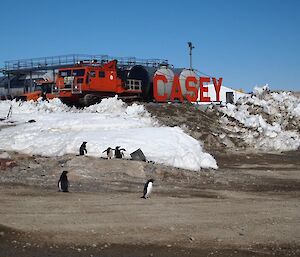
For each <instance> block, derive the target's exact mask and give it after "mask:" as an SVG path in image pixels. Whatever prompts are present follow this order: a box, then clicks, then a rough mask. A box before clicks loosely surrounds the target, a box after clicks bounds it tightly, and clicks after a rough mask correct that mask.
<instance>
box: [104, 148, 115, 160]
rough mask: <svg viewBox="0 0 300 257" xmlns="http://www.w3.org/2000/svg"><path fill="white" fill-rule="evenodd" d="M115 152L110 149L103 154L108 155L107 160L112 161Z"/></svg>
mask: <svg viewBox="0 0 300 257" xmlns="http://www.w3.org/2000/svg"><path fill="white" fill-rule="evenodd" d="M113 150H114V149H112V148H111V147H108V148H107V149H106V150H105V151H103V152H102V153H105V152H106V153H107V159H111V158H112V157H113Z"/></svg>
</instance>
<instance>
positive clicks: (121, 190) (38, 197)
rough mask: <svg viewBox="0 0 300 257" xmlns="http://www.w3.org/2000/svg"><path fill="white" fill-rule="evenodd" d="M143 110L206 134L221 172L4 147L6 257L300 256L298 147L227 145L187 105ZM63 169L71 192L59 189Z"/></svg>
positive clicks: (213, 125) (0, 213) (0, 217)
mask: <svg viewBox="0 0 300 257" xmlns="http://www.w3.org/2000/svg"><path fill="white" fill-rule="evenodd" d="M146 107H147V109H148V110H149V111H150V112H151V113H152V114H153V115H155V116H156V118H157V119H158V120H159V122H160V123H161V124H165V125H169V126H172V125H174V126H175V125H179V126H182V127H184V129H185V130H186V131H187V132H188V133H190V134H191V135H192V136H193V137H195V138H197V139H200V140H202V141H203V142H204V148H205V149H206V150H208V151H209V152H210V153H213V155H214V157H215V158H216V160H217V163H218V165H219V169H218V170H202V171H201V172H191V171H186V170H181V169H177V168H171V167H166V166H163V165H159V164H155V163H146V162H137V161H130V160H117V159H113V160H106V159H101V158H93V157H88V156H75V155H66V156H61V157H52V158H50V157H48V158H47V157H41V156H27V155H23V154H20V153H13V152H9V153H6V152H5V153H3V152H2V153H0V207H1V208H0V256H1V257H2V256H3V257H8V256H15V257H18V256H22V257H35V256H49V257H50V256H51V257H60V256H66V257H73V256H74V257H76V256H82V257H83V256H84V257H86V256H89V257H92V256H93V257H97V256H112V257H114V256H116V257H117V256H128V257H129V256H130V257H134V256H136V257H139V256H141V257H143V256H163V257H164V256H166V257H168V256H195V257H196V256H197V257H198V256H246V257H248V256H249V257H250V256H282V257H283V256H300V227H299V223H300V218H299V211H300V200H299V199H300V198H299V196H300V152H299V151H295V152H287V153H259V152H253V151H251V150H250V149H246V148H245V146H244V145H243V144H242V143H241V142H239V141H238V140H237V136H238V135H232V136H231V135H230V134H229V133H227V137H226V138H227V139H229V140H230V141H228V140H227V139H226V141H224V138H222V137H220V136H219V135H220V134H222V133H226V131H224V129H223V128H222V127H220V125H219V123H218V119H217V118H216V115H215V114H214V113H213V112H211V111H205V112H199V110H198V109H195V108H194V107H193V106H191V105H181V106H176V105H169V106H168V105H164V106H162V107H161V108H158V106H157V105H153V104H148V105H147V106H146ZM182 114H184V115H182ZM183 116H184V117H185V118H183ZM229 144H230V145H231V147H229ZM228 149H230V150H228ZM63 170H68V171H69V174H68V177H69V180H70V192H69V193H61V192H58V191H57V180H58V178H59V176H60V174H61V172H62V171H63ZM148 178H154V179H155V182H154V191H153V194H152V196H151V198H150V199H146V200H145V199H141V198H140V197H141V195H142V191H143V184H144V182H145V181H146V180H147V179H148Z"/></svg>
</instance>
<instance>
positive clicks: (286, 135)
mask: <svg viewBox="0 0 300 257" xmlns="http://www.w3.org/2000/svg"><path fill="white" fill-rule="evenodd" d="M299 106H300V99H299V98H297V97H295V96H293V95H292V94H290V93H287V92H280V93H277V92H272V93H271V92H270V89H269V87H268V86H267V85H266V86H264V87H261V88H259V87H255V88H254V91H253V95H252V96H246V97H243V98H241V99H239V100H238V101H237V104H236V105H232V104H227V105H226V106H225V107H223V108H221V109H220V111H221V112H222V113H223V114H225V116H223V117H222V118H221V123H222V124H223V125H225V126H226V127H227V129H229V130H230V129H231V130H234V131H235V132H240V133H241V134H242V138H243V139H244V140H245V142H246V143H247V144H248V145H249V146H250V147H254V148H257V149H260V150H266V151H274V150H275V151H290V150H297V149H299V147H300V134H299V132H300V107H299ZM229 117H230V118H231V119H229ZM232 118H233V119H234V120H233V121H232Z"/></svg>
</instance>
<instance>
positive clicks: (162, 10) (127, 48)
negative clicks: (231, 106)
mask: <svg viewBox="0 0 300 257" xmlns="http://www.w3.org/2000/svg"><path fill="white" fill-rule="evenodd" d="M0 6H1V9H0V10H1V12H0V24H1V34H0V35H1V36H0V67H1V66H4V61H6V60H13V59H20V58H31V57H43V56H52V55H64V54H73V53H75V54H77V53H78V54H108V55H112V56H123V57H127V56H135V57H138V58H162V59H168V60H169V62H170V63H171V64H174V65H175V67H188V66H189V56H188V47H187V42H188V41H192V42H193V44H194V45H195V49H194V51H193V66H194V68H196V69H198V70H200V71H202V72H204V73H206V74H209V75H212V76H216V77H223V83H224V85H226V86H230V87H233V88H237V89H238V88H243V89H244V90H246V91H251V90H252V88H253V86H255V85H263V84H265V83H268V84H269V86H270V87H271V89H287V90H298V91H300V1H298V0H226V1H225V0H224V1H222V0H209V1H208V0H205V1H200V0H198V1H197V0H195V1H194V0H189V1H182V0H181V1H176V0H174V1H168V0H160V1H157V0H151V1H150V0H148V1H143V0H132V1H131V0H126V1H121V0H120V1H118V0H114V1H100V0H98V1H97V0H95V1H93V0H85V1H79V0H72V1H63V0H60V1H57V0H51V1H50V0H49V1H47V0H44V1H40V0H36V1H35V0H27V1H26V0H24V1H21V0H15V1H8V0H6V1H5V0H4V1H1V3H0Z"/></svg>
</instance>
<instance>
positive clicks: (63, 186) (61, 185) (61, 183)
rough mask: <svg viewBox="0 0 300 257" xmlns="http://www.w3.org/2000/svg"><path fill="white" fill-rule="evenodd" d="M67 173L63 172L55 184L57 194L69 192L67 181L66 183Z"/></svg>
mask: <svg viewBox="0 0 300 257" xmlns="http://www.w3.org/2000/svg"><path fill="white" fill-rule="evenodd" d="M67 173H68V171H66V170H64V171H63V172H62V174H61V175H60V178H59V180H58V182H57V186H58V190H59V192H69V190H68V187H69V181H68V177H67Z"/></svg>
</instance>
